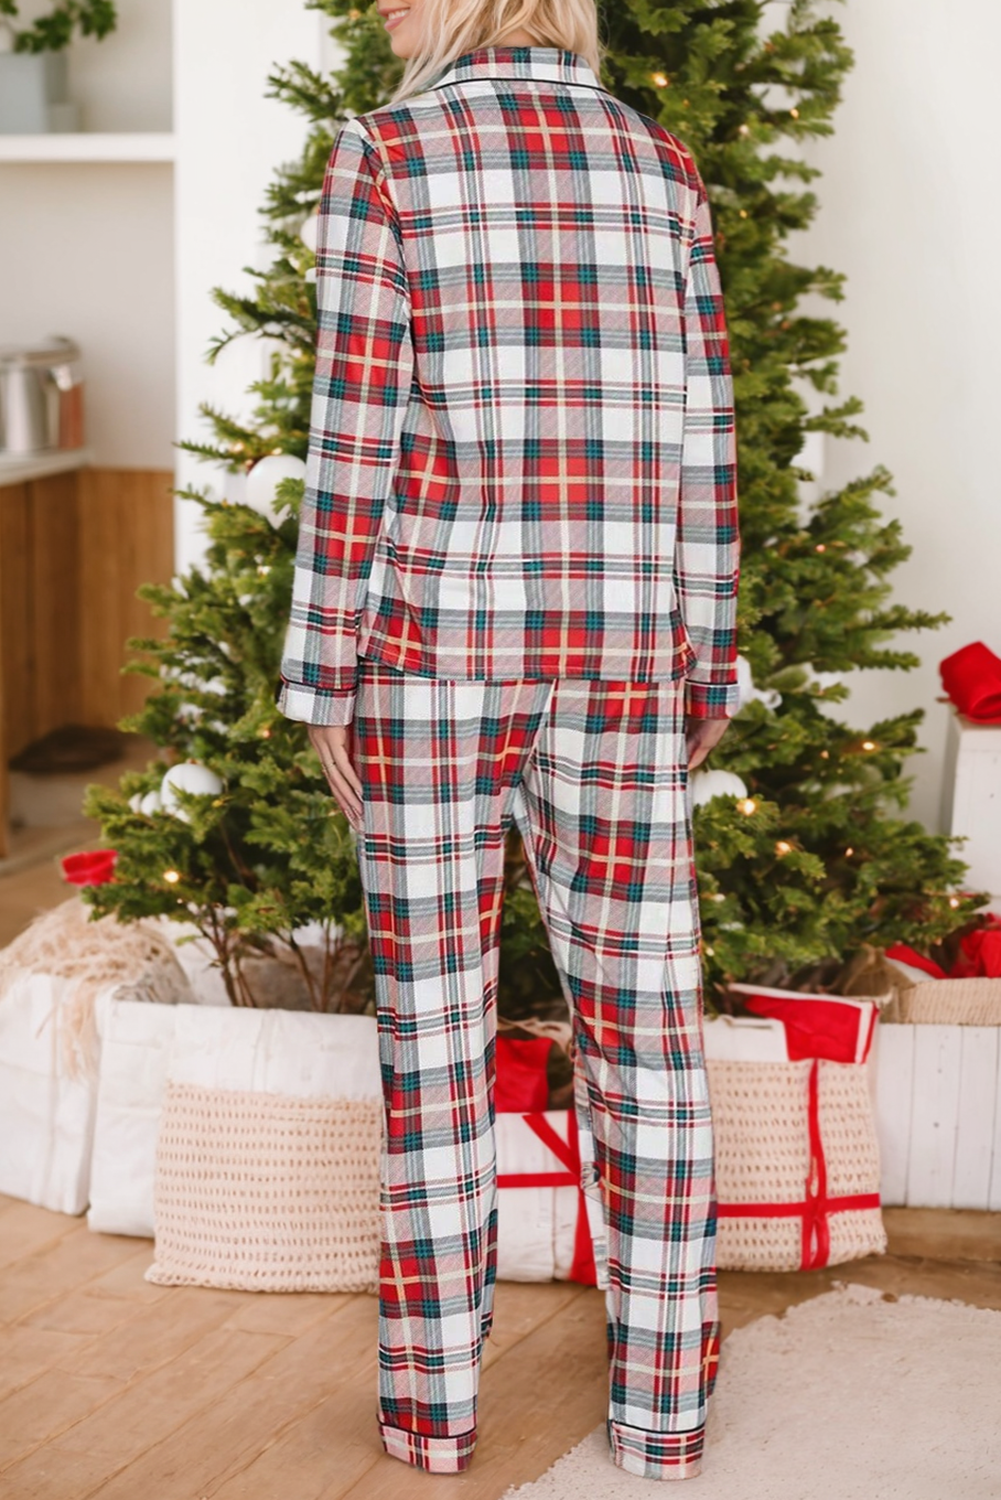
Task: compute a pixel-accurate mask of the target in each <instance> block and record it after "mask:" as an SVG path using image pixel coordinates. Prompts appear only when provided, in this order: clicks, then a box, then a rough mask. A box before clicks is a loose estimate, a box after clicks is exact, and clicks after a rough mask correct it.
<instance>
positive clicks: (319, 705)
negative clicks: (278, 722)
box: [275, 677, 357, 729]
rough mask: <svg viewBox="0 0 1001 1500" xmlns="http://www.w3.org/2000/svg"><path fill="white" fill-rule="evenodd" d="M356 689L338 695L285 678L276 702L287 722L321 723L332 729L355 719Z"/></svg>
mask: <svg viewBox="0 0 1001 1500" xmlns="http://www.w3.org/2000/svg"><path fill="white" fill-rule="evenodd" d="M356 696H357V690H356V689H355V688H343V689H341V690H339V691H336V692H331V691H329V690H323V689H320V688H312V687H306V685H305V684H304V683H301V682H288V681H287V680H286V679H285V678H284V677H283V678H282V679H281V681H280V682H279V684H278V689H277V691H276V693H275V702H276V704H277V705H278V708H279V710H280V712H281V713H283V714H284V715H285V717H286V719H298V720H301V721H303V722H304V723H306V724H320V725H323V726H324V727H325V728H327V729H329V728H332V727H333V726H335V725H346V724H350V723H351V721H352V719H353V718H354V716H355V697H356Z"/></svg>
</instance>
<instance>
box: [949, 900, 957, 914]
mask: <svg viewBox="0 0 1001 1500" xmlns="http://www.w3.org/2000/svg"><path fill="white" fill-rule="evenodd" d="M949 905H950V906H951V907H952V909H953V910H954V911H955V909H956V907H957V906H958V905H959V897H958V896H950V897H949Z"/></svg>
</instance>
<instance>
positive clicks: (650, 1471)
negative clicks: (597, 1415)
mask: <svg viewBox="0 0 1001 1500" xmlns="http://www.w3.org/2000/svg"><path fill="white" fill-rule="evenodd" d="M705 1437H706V1429H705V1427H704V1426H702V1427H693V1428H692V1430H691V1431H690V1432H645V1431H644V1430H643V1429H642V1428H641V1427H625V1426H624V1425H623V1424H622V1423H621V1422H612V1421H609V1422H608V1440H609V1445H610V1447H611V1451H612V1461H613V1463H615V1464H617V1465H618V1467H619V1468H620V1469H624V1470H625V1471H626V1473H627V1474H637V1475H638V1476H639V1477H640V1478H641V1479H694V1478H695V1476H696V1475H697V1474H700V1473H701V1472H702V1449H703V1447H704V1446H705Z"/></svg>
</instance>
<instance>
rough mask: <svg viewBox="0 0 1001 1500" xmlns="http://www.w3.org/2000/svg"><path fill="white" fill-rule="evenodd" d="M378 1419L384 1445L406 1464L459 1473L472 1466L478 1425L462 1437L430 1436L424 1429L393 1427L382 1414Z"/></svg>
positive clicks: (447, 1472) (388, 1451)
mask: <svg viewBox="0 0 1001 1500" xmlns="http://www.w3.org/2000/svg"><path fill="white" fill-rule="evenodd" d="M378 1422H379V1432H380V1434H381V1437H382V1446H383V1447H384V1448H385V1450H386V1452H387V1453H388V1454H389V1455H390V1456H391V1457H392V1458H402V1459H403V1461H404V1463H408V1464H413V1465H414V1466H415V1467H416V1468H418V1469H427V1470H428V1472H429V1473H431V1474H458V1473H461V1471H462V1470H463V1469H468V1468H469V1464H470V1460H471V1459H472V1456H473V1449H474V1447H475V1446H476V1429H475V1428H473V1429H471V1430H470V1431H469V1432H461V1433H460V1434H459V1436H458V1437H428V1436H427V1435H426V1434H425V1433H423V1432H410V1431H408V1429H407V1428H404V1427H392V1426H390V1424H389V1423H388V1422H384V1421H383V1420H382V1418H381V1417H379V1418H378Z"/></svg>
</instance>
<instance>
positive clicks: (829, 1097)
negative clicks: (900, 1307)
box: [703, 984, 886, 1271]
mask: <svg viewBox="0 0 1001 1500" xmlns="http://www.w3.org/2000/svg"><path fill="white" fill-rule="evenodd" d="M730 988H731V989H732V990H733V991H735V992H737V993H739V995H740V997H741V999H742V1001H743V1003H744V1005H745V1006H746V1008H747V1009H748V1010H750V1011H751V1012H752V1015H750V1016H741V1017H731V1016H720V1017H716V1018H713V1019H707V1020H706V1021H705V1022H704V1028H703V1029H704V1038H705V1054H706V1069H707V1073H708V1077H709V1092H710V1098H711V1101H712V1109H713V1130H714V1137H715V1156H716V1190H717V1199H718V1230H717V1246H716V1251H717V1265H718V1266H719V1267H720V1268H721V1269H727V1270H756V1271H757V1270H761V1271H764V1270H771V1271H792V1270H815V1269H817V1268H818V1267H820V1266H828V1265H837V1264H840V1263H842V1262H844V1261H847V1260H854V1259H859V1258H861V1257H862V1256H865V1255H870V1254H880V1253H882V1252H883V1251H884V1250H885V1249H886V1233H885V1230H884V1228H883V1220H882V1214H881V1212H880V1197H879V1146H878V1141H877V1136H876V1124H875V1113H874V1109H873V1091H872V1081H871V1076H870V1070H869V1067H868V1059H869V1056H870V1051H871V1047H872V1041H873V1036H874V1033H875V1027H876V1019H877V1014H878V1006H877V1004H876V1003H875V1002H874V1001H871V1000H858V999H849V998H847V997H844V996H838V995H814V994H806V993H803V992H798V991H792V990H777V989H769V988H767V987H763V986H760V985H741V984H734V985H731V986H730Z"/></svg>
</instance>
